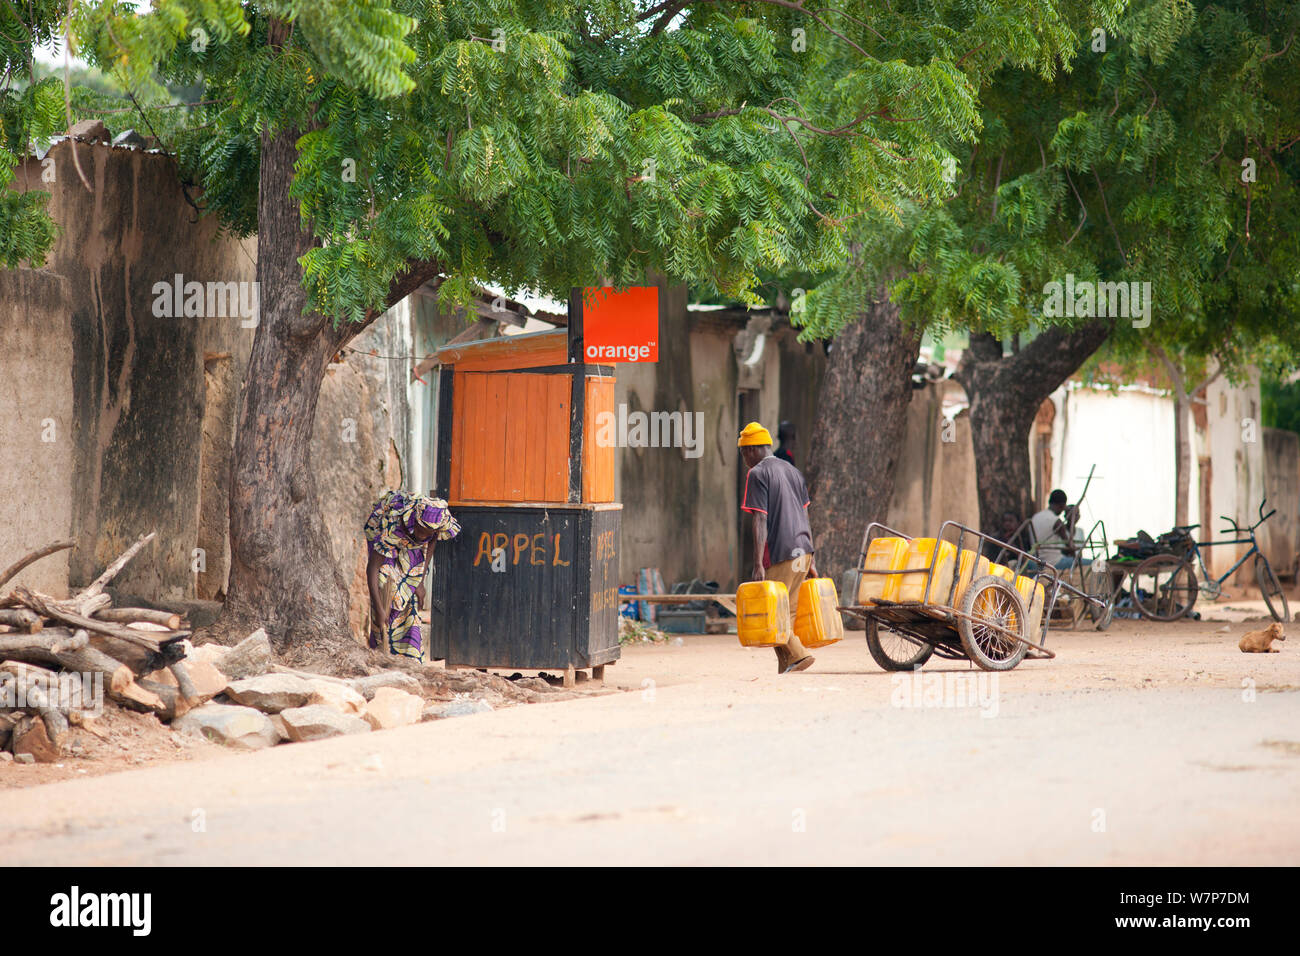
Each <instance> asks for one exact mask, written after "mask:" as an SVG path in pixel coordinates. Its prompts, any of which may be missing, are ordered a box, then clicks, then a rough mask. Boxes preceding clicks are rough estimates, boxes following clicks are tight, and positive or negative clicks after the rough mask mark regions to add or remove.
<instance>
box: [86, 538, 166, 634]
mask: <svg viewBox="0 0 1300 956" xmlns="http://www.w3.org/2000/svg"><path fill="white" fill-rule="evenodd" d="M157 533H158V532H156V531H150V532H149V533H148V534H146V535H141V536H140V537H139V539H137V540H136V542H135V544H133V545H131V547H129V548H127V549H126V550H125V551H123V552H122V553H121V554H119V555H118V556H117V560H116V561H114V562H113V563H112V564H110V565H109V566H108V567H106V568H105V569H104V573H103V574H101V575H100V576H99V577H97V578H95V580H94V581H92V582H91V583H90V587H88V588H85V589H84V590H82V591H81V593H80V594H78V595H77V596H76V597H75V598H74V599H73V600H74V601H77V602H78V603H80V602H81V601H83V600H87V599H90V598H94V597H96V596H98V595H99V594H101V593H103V590H104V586H105V585H106V584H108V582H109V581H111V580H113V578H114V577H115V576H116V575H117V572H119V571H121V570H122V569H123V568H124V567H126V564H127V562H128V561H130V560H131V559H132V558H134V557H135V556H136V554H137V552H139V550H140V549H141V548H143V547H144V546H145V545H146V544H148V543H149V542H150V541H152V540H153V539H154V536H155V535H156V534H157ZM81 613H83V614H85V613H87V612H86V611H85V610H83V611H82V612H81Z"/></svg>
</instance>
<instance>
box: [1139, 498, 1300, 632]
mask: <svg viewBox="0 0 1300 956" xmlns="http://www.w3.org/2000/svg"><path fill="white" fill-rule="evenodd" d="M1267 503H1268V499H1267V498H1265V499H1264V500H1263V501H1261V502H1260V503H1259V520H1258V521H1256V522H1255V523H1254V524H1253V525H1250V526H1249V527H1246V528H1242V527H1240V526H1239V525H1238V524H1237V522H1236V520H1235V519H1233V518H1229V517H1228V516H1227V515H1220V516H1219V517H1220V518H1222V519H1223V520H1224V521H1226V522H1228V524H1229V525H1231V527H1228V528H1224V529H1223V531H1222V533H1223V534H1233V535H1246V536H1247V537H1236V538H1233V539H1232V540H1228V541H1196V540H1194V539H1193V538H1192V536H1191V533H1192V532H1193V531H1195V530H1196V529H1197V528H1199V527H1200V525H1199V524H1190V525H1176V526H1175V527H1174V529H1173V533H1174V534H1181V536H1183V537H1184V538H1185V539H1186V543H1185V545H1184V550H1183V551H1182V552H1181V553H1177V554H1157V555H1153V556H1152V557H1149V558H1147V559H1146V560H1145V561H1143V562H1142V563H1141V564H1139V565H1138V566H1137V567H1136V568H1135V569H1134V570H1133V571H1132V572H1130V573H1131V575H1132V591H1131V593H1132V594H1133V598H1134V603H1136V604H1137V606H1138V610H1139V611H1141V612H1142V614H1143V616H1145V617H1148V618H1150V619H1152V620H1156V621H1175V620H1177V619H1178V618H1180V617H1183V616H1185V615H1186V614H1188V613H1190V612H1191V610H1192V606H1193V605H1194V604H1195V603H1196V598H1197V595H1198V594H1199V593H1204V594H1205V595H1206V597H1208V598H1209V599H1210V600H1215V599H1217V598H1218V597H1219V595H1221V594H1222V593H1223V582H1224V581H1226V580H1228V578H1230V577H1232V575H1234V574H1236V573H1237V569H1238V568H1240V567H1241V566H1242V565H1243V564H1245V563H1246V562H1247V561H1248V560H1249V559H1250V558H1251V557H1252V556H1253V557H1254V558H1255V580H1256V582H1257V583H1258V584H1259V590H1260V593H1261V594H1262V595H1263V597H1264V604H1265V605H1267V607H1268V610H1269V613H1270V614H1271V615H1273V620H1275V621H1290V619H1291V609H1290V607H1289V606H1288V605H1287V600H1286V594H1285V593H1284V592H1283V591H1282V582H1280V581H1279V580H1278V578H1277V574H1276V572H1274V570H1273V567H1272V565H1270V564H1269V563H1268V558H1266V557H1265V556H1264V552H1262V551H1261V550H1260V549H1259V542H1258V541H1256V540H1255V531H1256V529H1258V528H1259V526H1260V525H1262V524H1263V523H1264V522H1265V521H1267V520H1268V519H1269V518H1271V517H1273V515H1275V514H1277V509H1276V508H1274V509H1273V510H1272V511H1270V512H1269V513H1268V514H1264V505H1265V504H1267ZM1229 544H1232V545H1240V544H1249V545H1250V548H1249V549H1248V550H1247V551H1246V553H1245V554H1243V555H1242V556H1241V557H1240V558H1238V559H1237V563H1236V564H1234V565H1233V566H1232V567H1231V568H1229V569H1228V570H1227V571H1225V572H1224V573H1223V574H1221V575H1220V576H1219V577H1217V578H1216V577H1214V575H1212V574H1211V573H1210V570H1209V568H1207V567H1206V565H1205V556H1204V555H1203V554H1202V553H1201V548H1217V547H1220V546H1222V545H1229ZM1197 565H1199V566H1200V572H1201V573H1200V576H1199V580H1198V576H1197V573H1196V568H1197ZM1148 585H1149V586H1148ZM1279 609H1280V612H1281V613H1279Z"/></svg>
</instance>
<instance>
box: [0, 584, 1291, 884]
mask: <svg viewBox="0 0 1300 956" xmlns="http://www.w3.org/2000/svg"><path fill="white" fill-rule="evenodd" d="M1251 611H1252V608H1251V607H1250V606H1249V605H1243V610H1242V611H1241V612H1240V613H1239V614H1238V615H1237V616H1239V617H1240V616H1248V615H1249V614H1250V613H1251ZM1227 616H1229V617H1231V616H1232V615H1231V614H1229V615H1227ZM1259 626H1261V625H1260V624H1259V623H1258V622H1248V623H1240V622H1239V623H1228V624H1224V623H1221V622H1218V621H1201V622H1195V621H1185V622H1181V623H1177V624H1161V625H1154V624H1148V623H1145V622H1133V621H1123V620H1120V621H1116V622H1115V624H1114V625H1113V627H1112V629H1111V630H1110V631H1108V632H1105V633H1097V632H1093V631H1082V630H1081V631H1077V632H1070V631H1063V632H1060V633H1054V634H1053V636H1052V639H1051V641H1050V642H1049V643H1050V645H1051V646H1054V647H1055V648H1056V650H1057V651H1058V652H1059V655H1060V656H1059V657H1058V658H1057V659H1056V660H1052V661H1027V662H1025V663H1023V664H1022V665H1021V666H1020V667H1019V668H1017V669H1016V670H1014V671H1010V672H1007V673H1004V674H1000V675H997V677H996V681H994V680H993V679H992V675H983V674H981V672H978V671H972V670H970V669H968V668H967V667H965V666H964V665H957V664H953V663H949V662H937V663H935V664H934V666H927V668H926V669H925V671H924V672H923V675H922V676H921V677H920V678H914V677H913V676H912V675H891V674H886V673H883V672H881V671H880V670H879V669H878V668H877V667H876V665H875V664H874V663H873V662H872V660H871V658H870V656H869V654H868V652H867V649H866V646H865V643H864V642H863V640H862V635H861V632H851V633H850V636H849V638H848V639H847V640H845V641H844V642H843V643H841V644H837V645H835V646H832V647H829V648H823V649H821V650H819V651H817V652H816V653H817V663H816V665H815V666H814V667H813V668H812V669H810V670H808V671H806V672H803V673H801V674H797V675H790V676H786V677H779V676H777V675H776V673H775V658H774V656H773V655H772V653H771V652H770V651H756V650H746V649H743V648H741V647H740V646H739V645H738V644H736V643H735V638H734V637H733V636H727V635H715V636H699V637H685V638H683V639H682V642H681V644H680V645H678V644H676V643H672V642H670V643H668V644H662V645H639V646H635V647H631V648H628V649H626V651H625V654H624V658H623V660H622V661H620V662H619V664H618V665H617V666H614V667H611V668H609V670H608V672H607V679H606V683H607V684H608V685H610V686H619V687H622V688H624V689H626V691H627V692H626V693H622V694H613V695H608V696H601V697H592V698H589V699H584V700H575V701H566V702H561V703H554V704H545V705H528V706H518V707H513V708H510V709H507V710H501V711H497V712H494V713H488V714H481V715H475V716H472V717H463V718H456V719H452V720H444V721H438V722H434V723H426V724H419V725H416V726H412V727H407V728H403V729H400V730H394V731H388V732H385V733H382V734H366V735H361V736H356V737H347V738H338V739H334V740H328V741H323V742H320V743H315V744H299V745H292V746H282V747H277V748H275V749H273V750H270V751H263V752H260V753H255V754H239V755H235V754H230V755H227V754H218V755H217V756H214V757H208V756H207V754H205V755H204V759H200V760H189V761H184V762H174V763H170V764H167V765H162V766H154V767H149V768H145V769H135V770H131V771H130V772H124V773H116V774H111V775H107V776H99V777H89V776H86V777H82V778H81V779H74V780H67V781H63V782H58V783H51V784H48V785H45V786H37V787H30V788H26V789H11V790H7V791H4V792H0V857H2V858H3V859H5V860H6V862H9V863H21V864H119V863H134V864H163V865H166V864H202V865H223V864H239V863H252V864H311V865H337V864H348V863H363V864H364V863H371V864H435V865H436V864H444V863H452V864H519V863H562V864H570V863H572V864H596V863H604V864H611V863H612V864H623V863H626V864H636V863H656V864H669V863H684V864H697V863H794V864H803V863H807V864H825V863H884V864H912V863H1031V864H1058V863H1081V864H1260V863H1265V864H1292V865H1294V864H1296V863H1298V862H1300V817H1298V816H1297V815H1296V812H1295V807H1296V803H1297V799H1298V798H1300V647H1294V646H1292V645H1294V644H1295V643H1296V641H1295V640H1294V639H1293V640H1291V641H1287V642H1285V643H1282V644H1279V645H1277V646H1279V647H1281V653H1280V654H1269V655H1258V654H1252V655H1245V654H1242V653H1241V652H1240V651H1238V650H1237V646H1236V644H1237V640H1238V639H1239V638H1240V635H1241V634H1242V633H1244V632H1245V631H1246V630H1249V629H1254V628H1257V627H1259ZM1225 627H1226V628H1227V631H1221V630H1220V629H1221V628H1225ZM32 769H33V768H23V767H12V766H9V767H3V768H0V775H3V774H21V773H24V772H29V771H31V770H32Z"/></svg>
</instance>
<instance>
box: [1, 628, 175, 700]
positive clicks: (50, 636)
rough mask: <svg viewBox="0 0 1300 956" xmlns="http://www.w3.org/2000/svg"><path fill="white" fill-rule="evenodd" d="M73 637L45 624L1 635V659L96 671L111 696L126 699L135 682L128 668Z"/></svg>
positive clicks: (72, 669)
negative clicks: (35, 631)
mask: <svg viewBox="0 0 1300 956" xmlns="http://www.w3.org/2000/svg"><path fill="white" fill-rule="evenodd" d="M75 638H76V635H74V634H73V633H72V632H71V631H68V630H67V629H66V628H61V627H47V628H45V630H43V631H41V632H40V633H39V634H0V660H10V661H22V662H23V663H25V664H39V665H43V666H52V667H61V668H63V669H64V670H69V671H88V672H90V673H96V672H97V673H100V674H103V675H104V681H105V683H106V684H107V685H108V695H109V696H110V697H112V698H113V699H114V700H122V699H125V697H124V695H126V694H127V693H128V692H129V688H131V687H132V686H134V685H135V677H134V675H133V674H132V673H131V669H130V668H129V667H127V666H126V665H125V664H123V663H122V662H121V661H119V660H116V659H115V658H112V657H109V656H108V655H107V654H105V653H104V652H103V651H101V650H99V649H98V648H96V647H93V646H91V645H89V644H86V645H85V646H77V645H78V643H79V642H78V641H77V640H76V639H75ZM159 703H160V704H161V702H159Z"/></svg>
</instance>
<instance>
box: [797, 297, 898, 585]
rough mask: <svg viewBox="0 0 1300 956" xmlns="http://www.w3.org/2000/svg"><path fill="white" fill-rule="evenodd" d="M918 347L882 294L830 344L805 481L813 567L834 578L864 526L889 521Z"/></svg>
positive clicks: (853, 557) (853, 556)
mask: <svg viewBox="0 0 1300 956" xmlns="http://www.w3.org/2000/svg"><path fill="white" fill-rule="evenodd" d="M920 349H921V333H920V331H919V330H913V329H911V328H908V327H906V326H905V325H904V324H903V321H902V319H900V318H899V315H898V309H897V307H896V306H894V305H893V304H892V303H891V302H890V301H889V299H888V297H887V296H886V294H885V292H884V291H883V290H882V291H881V292H880V293H879V298H878V299H877V301H876V302H874V303H873V304H872V305H871V306H870V307H869V308H868V309H867V310H866V312H864V313H863V314H862V315H861V316H860V317H859V318H858V319H856V320H855V321H854V322H853V323H851V324H850V325H848V326H846V327H845V328H844V329H843V330H841V331H840V333H839V334H838V335H836V336H835V340H834V342H833V343H832V344H831V351H830V356H829V360H828V362H827V365H826V375H825V378H824V379H823V382H822V389H821V395H820V396H819V398H818V403H817V423H816V426H815V427H814V429H813V441H812V446H811V449H810V451H811V454H810V457H809V463H808V483H809V491H810V495H811V497H812V506H811V507H810V508H809V517H810V519H811V522H812V530H813V540H814V541H815V542H816V550H817V570H818V571H819V572H820V573H821V574H822V575H826V576H830V577H833V578H834V579H835V580H837V581H838V580H839V577H840V574H841V573H842V572H843V571H844V570H845V569H846V568H851V567H854V566H855V563H856V561H857V557H858V551H859V549H860V547H861V545H862V533H863V531H865V530H866V527H867V524H868V523H869V522H872V521H884V520H885V518H886V517H887V513H888V509H889V501H890V498H891V497H892V495H893V490H894V473H895V471H896V469H897V466H898V460H899V458H900V457H901V454H900V449H901V448H902V445H903V439H904V433H905V431H906V427H907V406H908V403H909V402H910V401H911V400H912V372H913V371H914V369H915V368H916V359H917V356H918V354H919V353H920Z"/></svg>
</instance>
